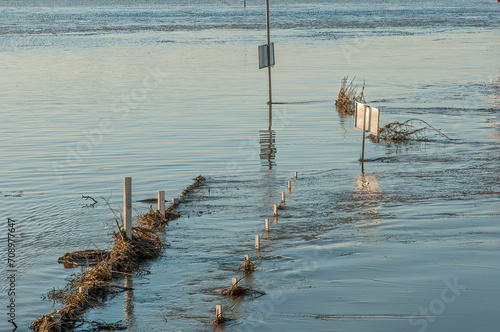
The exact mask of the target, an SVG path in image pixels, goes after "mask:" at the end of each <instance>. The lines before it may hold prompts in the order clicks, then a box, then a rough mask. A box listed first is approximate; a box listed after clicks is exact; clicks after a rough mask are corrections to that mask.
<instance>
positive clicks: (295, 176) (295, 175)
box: [293, 172, 297, 180]
mask: <svg viewBox="0 0 500 332" xmlns="http://www.w3.org/2000/svg"><path fill="white" fill-rule="evenodd" d="M293 179H294V180H297V172H295V173H293Z"/></svg>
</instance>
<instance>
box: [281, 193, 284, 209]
mask: <svg viewBox="0 0 500 332" xmlns="http://www.w3.org/2000/svg"><path fill="white" fill-rule="evenodd" d="M281 205H283V206H285V192H284V191H282V192H281Z"/></svg>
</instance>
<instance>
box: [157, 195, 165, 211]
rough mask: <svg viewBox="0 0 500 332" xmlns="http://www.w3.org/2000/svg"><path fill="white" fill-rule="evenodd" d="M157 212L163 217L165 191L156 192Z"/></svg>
mask: <svg viewBox="0 0 500 332" xmlns="http://www.w3.org/2000/svg"><path fill="white" fill-rule="evenodd" d="M158 211H160V213H161V215H162V216H165V191H164V190H161V191H158Z"/></svg>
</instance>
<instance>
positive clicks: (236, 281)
mask: <svg viewBox="0 0 500 332" xmlns="http://www.w3.org/2000/svg"><path fill="white" fill-rule="evenodd" d="M237 283H238V279H236V278H233V283H232V285H233V287H236V284H237Z"/></svg>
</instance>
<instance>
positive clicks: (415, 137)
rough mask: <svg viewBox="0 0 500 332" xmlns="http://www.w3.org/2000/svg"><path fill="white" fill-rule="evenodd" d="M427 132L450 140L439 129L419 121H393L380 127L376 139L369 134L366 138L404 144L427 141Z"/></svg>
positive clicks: (377, 141)
mask: <svg viewBox="0 0 500 332" xmlns="http://www.w3.org/2000/svg"><path fill="white" fill-rule="evenodd" d="M413 122H420V123H423V124H425V126H424V127H416V126H414V125H413ZM429 130H433V131H435V132H437V133H438V134H439V135H441V136H443V137H445V138H447V139H449V140H451V138H449V137H448V136H447V135H445V134H443V133H442V132H441V130H440V129H437V128H434V127H433V126H431V125H430V124H429V123H428V122H426V121H424V120H420V119H410V120H406V121H404V122H399V121H394V122H391V123H388V124H386V125H385V126H383V127H380V130H379V136H378V137H376V136H374V135H373V134H370V135H369V136H368V137H369V138H370V139H371V140H372V141H374V142H376V143H379V142H380V141H384V142H385V143H388V144H390V143H396V144H398V143H404V142H408V141H424V142H425V141H428V135H426V132H427V131H429Z"/></svg>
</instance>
